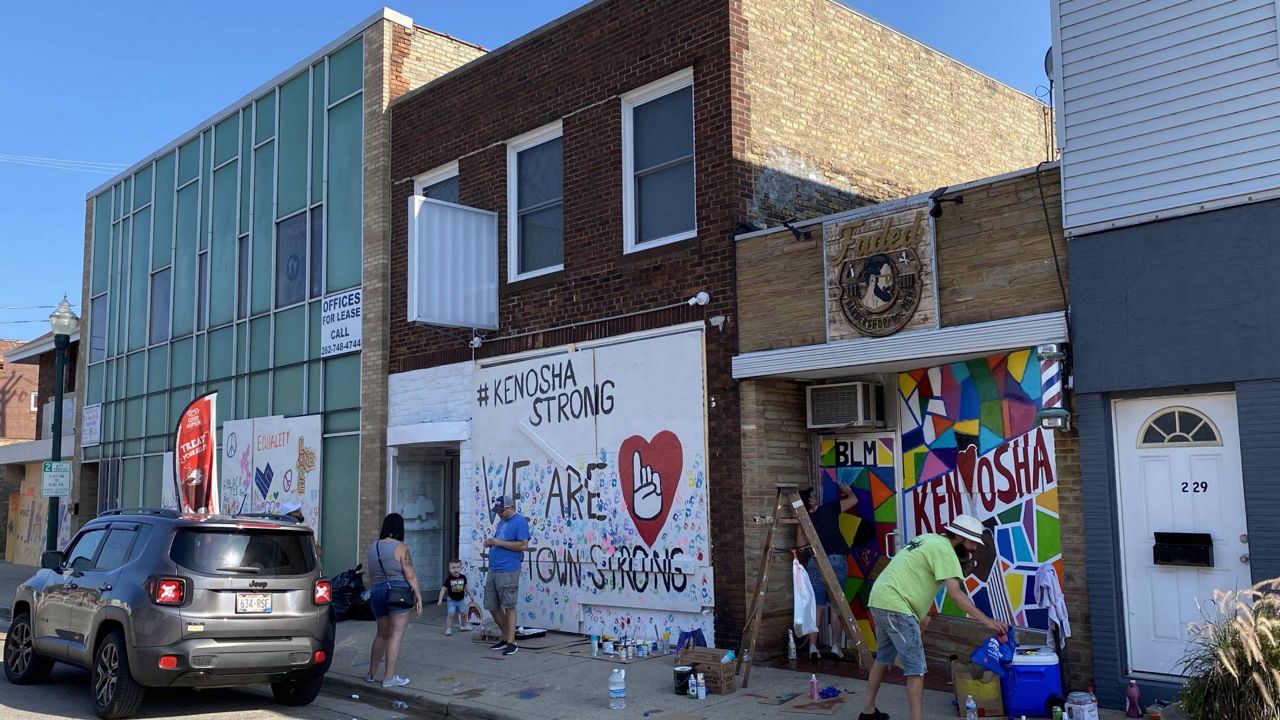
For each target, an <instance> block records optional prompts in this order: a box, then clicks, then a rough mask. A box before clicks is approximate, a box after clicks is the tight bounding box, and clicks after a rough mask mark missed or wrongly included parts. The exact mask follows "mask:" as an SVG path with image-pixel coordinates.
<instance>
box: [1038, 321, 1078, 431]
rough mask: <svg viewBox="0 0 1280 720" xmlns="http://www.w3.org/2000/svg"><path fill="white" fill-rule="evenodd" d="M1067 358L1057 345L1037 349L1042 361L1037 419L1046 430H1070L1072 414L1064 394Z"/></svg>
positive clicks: (1061, 348)
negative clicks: (1064, 368) (1063, 375)
mask: <svg viewBox="0 0 1280 720" xmlns="http://www.w3.org/2000/svg"><path fill="white" fill-rule="evenodd" d="M1066 357H1067V354H1066V352H1065V351H1064V349H1063V347H1062V346H1061V345H1059V344H1057V343H1052V344H1047V345H1041V346H1039V347H1037V348H1036V358H1037V359H1039V360H1040V411H1039V412H1038V413H1036V419H1037V420H1039V422H1040V427H1042V428H1045V429H1046V430H1063V431H1066V430H1070V429H1071V412H1070V411H1069V410H1067V408H1066V407H1065V403H1064V402H1063V400H1064V398H1063V394H1062V373H1063V360H1065V359H1066Z"/></svg>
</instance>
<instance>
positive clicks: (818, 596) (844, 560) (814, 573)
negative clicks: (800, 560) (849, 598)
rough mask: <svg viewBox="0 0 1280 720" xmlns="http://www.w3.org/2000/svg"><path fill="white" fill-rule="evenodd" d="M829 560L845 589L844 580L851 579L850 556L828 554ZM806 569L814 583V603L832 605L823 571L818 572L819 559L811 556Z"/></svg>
mask: <svg viewBox="0 0 1280 720" xmlns="http://www.w3.org/2000/svg"><path fill="white" fill-rule="evenodd" d="M827 562H829V563H831V569H832V570H834V571H835V573H836V580H838V581H839V582H840V587H841V589H843V588H844V581H845V580H848V579H849V556H848V555H828V556H827ZM805 569H806V570H808V571H809V582H811V583H813V603H814V604H815V605H817V606H818V607H822V606H824V605H830V604H831V600H830V599H829V598H828V597H827V586H826V584H825V583H823V582H822V573H820V572H818V562H817V560H815V559H814V558H809V562H808V563H806V564H805Z"/></svg>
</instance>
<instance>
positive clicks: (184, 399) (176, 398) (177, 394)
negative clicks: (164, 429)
mask: <svg viewBox="0 0 1280 720" xmlns="http://www.w3.org/2000/svg"><path fill="white" fill-rule="evenodd" d="M190 403H191V389H190V388H183V389H181V390H175V391H173V392H171V393H169V422H168V426H169V427H170V428H177V427H178V417H179V416H181V415H182V411H183V410H186V409H187V405H189V404H190Z"/></svg>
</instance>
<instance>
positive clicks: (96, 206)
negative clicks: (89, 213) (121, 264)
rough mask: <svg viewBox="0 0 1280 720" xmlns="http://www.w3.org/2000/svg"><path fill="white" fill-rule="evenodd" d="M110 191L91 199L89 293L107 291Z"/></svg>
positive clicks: (109, 260)
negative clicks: (91, 265) (91, 237)
mask: <svg viewBox="0 0 1280 720" xmlns="http://www.w3.org/2000/svg"><path fill="white" fill-rule="evenodd" d="M109 198H110V193H109V192H107V193H103V194H102V195H99V196H98V197H96V198H94V201H93V267H92V272H91V273H90V274H89V294H90V295H97V294H98V293H103V292H106V291H107V287H108V283H109V281H110V272H111V202H110V200H109Z"/></svg>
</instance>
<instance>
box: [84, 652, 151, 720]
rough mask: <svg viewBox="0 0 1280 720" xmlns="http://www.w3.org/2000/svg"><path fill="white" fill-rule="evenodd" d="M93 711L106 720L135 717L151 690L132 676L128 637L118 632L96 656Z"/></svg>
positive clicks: (93, 680)
mask: <svg viewBox="0 0 1280 720" xmlns="http://www.w3.org/2000/svg"><path fill="white" fill-rule="evenodd" d="M91 677H92V688H93V709H94V712H96V713H97V714H98V717H100V718H104V720H115V719H116V718H127V717H132V716H133V714H134V713H136V712H138V708H139V707H141V705H142V696H143V695H144V694H145V693H146V691H147V689H146V688H144V687H142V686H141V685H139V684H138V682H137V681H136V680H134V679H133V674H132V673H130V672H129V653H128V651H127V648H126V647H125V642H124V635H123V634H122V633H121V632H120V631H119V630H116V631H114V632H112V633H111V634H109V635H107V637H106V638H104V639H103V640H102V642H101V644H99V645H98V650H97V652H96V653H94V656H93V673H92V675H91Z"/></svg>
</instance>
